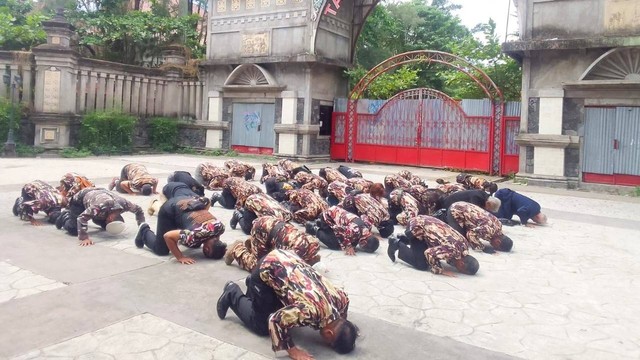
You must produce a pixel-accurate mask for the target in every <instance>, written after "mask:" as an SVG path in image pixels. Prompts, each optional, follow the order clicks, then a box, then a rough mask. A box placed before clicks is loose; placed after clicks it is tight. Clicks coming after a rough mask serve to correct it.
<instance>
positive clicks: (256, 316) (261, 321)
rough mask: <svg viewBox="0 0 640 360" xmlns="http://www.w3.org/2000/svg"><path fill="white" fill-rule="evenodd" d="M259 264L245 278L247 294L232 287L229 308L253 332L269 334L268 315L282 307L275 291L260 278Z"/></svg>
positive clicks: (263, 334)
mask: <svg viewBox="0 0 640 360" xmlns="http://www.w3.org/2000/svg"><path fill="white" fill-rule="evenodd" d="M260 264H261V262H258V266H256V268H255V269H254V270H253V271H252V272H251V275H249V277H248V278H247V282H246V283H247V294H246V295H245V294H243V293H242V290H240V288H239V287H234V289H233V291H232V292H231V294H230V297H229V298H230V300H231V306H230V308H231V310H232V311H233V312H234V313H235V314H236V315H237V316H238V318H240V320H242V322H243V323H244V324H245V326H247V327H248V328H249V329H250V330H251V331H253V332H254V333H256V334H258V335H261V336H267V335H269V316H270V315H271V314H272V313H274V312H276V311H277V310H278V309H281V308H282V307H283V304H282V302H281V301H280V299H279V298H278V296H277V295H276V293H275V291H273V289H272V288H271V287H270V286H269V285H267V284H266V283H265V282H264V281H262V279H260Z"/></svg>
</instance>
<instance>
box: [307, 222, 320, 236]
mask: <svg viewBox="0 0 640 360" xmlns="http://www.w3.org/2000/svg"><path fill="white" fill-rule="evenodd" d="M304 228H305V230H306V231H307V234H309V235H313V236H315V235H316V234H317V233H318V226H317V225H316V222H315V221H307V222H306V224H304Z"/></svg>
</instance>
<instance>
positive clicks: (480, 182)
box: [456, 174, 489, 190]
mask: <svg viewBox="0 0 640 360" xmlns="http://www.w3.org/2000/svg"><path fill="white" fill-rule="evenodd" d="M462 175H464V176H462ZM456 181H457V182H458V183H460V184H462V185H463V186H464V187H465V188H466V189H467V190H468V189H478V190H483V189H484V186H485V184H486V183H488V182H489V181H487V180H486V179H484V178H481V177H479V176H473V175H466V174H460V175H458V176H457V177H456Z"/></svg>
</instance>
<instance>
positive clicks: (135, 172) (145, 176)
mask: <svg viewBox="0 0 640 360" xmlns="http://www.w3.org/2000/svg"><path fill="white" fill-rule="evenodd" d="M125 168H126V171H125V173H126V174H127V180H129V181H130V182H131V188H132V189H135V190H140V189H142V187H143V186H144V185H147V184H148V185H151V186H156V185H157V184H158V179H156V178H155V177H153V176H151V174H149V171H147V168H146V167H145V166H144V165H142V164H135V163H133V164H129V165H127V166H125Z"/></svg>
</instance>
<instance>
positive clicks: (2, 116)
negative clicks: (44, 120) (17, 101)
mask: <svg viewBox="0 0 640 360" xmlns="http://www.w3.org/2000/svg"><path fill="white" fill-rule="evenodd" d="M0 86H1V85H0ZM21 116H22V108H21V107H20V106H18V105H13V104H11V103H10V102H9V101H7V100H6V99H4V98H0V141H2V142H4V141H5V140H6V139H7V133H8V132H9V128H10V127H12V128H13V132H14V137H15V138H16V139H19V138H20V136H19V133H20V117H21Z"/></svg>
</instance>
